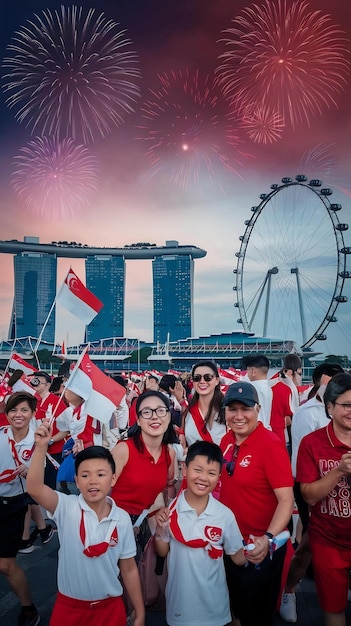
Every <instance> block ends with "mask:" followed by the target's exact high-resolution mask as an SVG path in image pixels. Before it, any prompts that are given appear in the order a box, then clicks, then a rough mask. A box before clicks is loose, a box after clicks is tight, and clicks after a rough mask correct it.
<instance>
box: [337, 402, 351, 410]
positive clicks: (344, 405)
mask: <svg viewBox="0 0 351 626" xmlns="http://www.w3.org/2000/svg"><path fill="white" fill-rule="evenodd" d="M334 404H337V405H338V406H342V408H343V409H344V410H345V411H351V404H350V402H334Z"/></svg>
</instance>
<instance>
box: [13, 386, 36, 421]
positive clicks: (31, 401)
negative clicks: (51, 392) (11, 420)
mask: <svg viewBox="0 0 351 626" xmlns="http://www.w3.org/2000/svg"><path fill="white" fill-rule="evenodd" d="M21 402H28V406H29V408H30V409H31V411H33V413H34V411H35V409H36V407H37V399H36V397H35V396H32V394H31V393H28V391H15V393H13V394H11V396H10V397H9V398H8V400H7V402H6V404H5V413H6V415H7V414H8V412H9V411H11V409H14V408H15V407H16V406H17V405H18V404H20V403H21Z"/></svg>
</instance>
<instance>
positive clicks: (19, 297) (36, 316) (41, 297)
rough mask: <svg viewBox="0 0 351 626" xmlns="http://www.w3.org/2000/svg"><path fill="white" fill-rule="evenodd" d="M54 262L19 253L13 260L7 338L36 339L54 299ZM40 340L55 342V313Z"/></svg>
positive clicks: (51, 257)
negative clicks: (12, 298)
mask: <svg viewBox="0 0 351 626" xmlns="http://www.w3.org/2000/svg"><path fill="white" fill-rule="evenodd" d="M56 270H57V259H56V256H55V255H53V254H41V253H36V252H20V253H19V254H16V256H15V257H14V272H15V293H14V303H13V309H12V316H11V323H10V330H9V338H10V339H15V338H16V337H25V336H31V337H39V335H40V333H41V331H42V329H43V326H44V324H45V322H46V319H47V316H48V314H49V312H50V308H51V306H52V304H53V302H54V299H55V296H56ZM42 339H43V340H44V341H47V342H52V343H53V342H54V340H55V310H53V312H52V313H51V315H50V318H49V320H48V321H47V324H46V326H45V329H44V332H43V335H42Z"/></svg>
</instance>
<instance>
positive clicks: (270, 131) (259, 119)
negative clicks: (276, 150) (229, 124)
mask: <svg viewBox="0 0 351 626" xmlns="http://www.w3.org/2000/svg"><path fill="white" fill-rule="evenodd" d="M241 126H242V127H243V128H245V130H246V132H247V134H248V136H249V138H250V139H252V141H254V142H256V143H265V144H267V143H274V142H275V141H278V139H280V138H281V136H282V132H283V130H284V126H285V124H284V120H283V118H282V116H281V115H279V113H275V112H274V111H271V110H270V109H269V108H267V107H263V106H258V107H255V108H252V107H249V108H248V109H247V110H246V111H245V113H244V114H243V116H242V119H241Z"/></svg>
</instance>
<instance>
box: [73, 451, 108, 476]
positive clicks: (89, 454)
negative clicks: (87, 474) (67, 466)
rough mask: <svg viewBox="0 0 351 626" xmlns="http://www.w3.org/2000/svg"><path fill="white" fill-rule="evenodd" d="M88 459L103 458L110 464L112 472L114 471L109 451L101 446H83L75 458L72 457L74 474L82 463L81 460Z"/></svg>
mask: <svg viewBox="0 0 351 626" xmlns="http://www.w3.org/2000/svg"><path fill="white" fill-rule="evenodd" d="M89 459H105V460H106V461H107V462H108V464H109V465H110V467H111V469H112V473H113V474H115V473H116V464H115V460H114V458H113V456H112V454H111V452H110V451H109V450H108V449H107V448H104V447H103V446H89V448H85V450H82V451H81V452H78V454H77V456H76V458H75V459H74V468H75V472H76V474H78V468H79V466H80V464H81V463H83V461H88V460H89Z"/></svg>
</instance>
